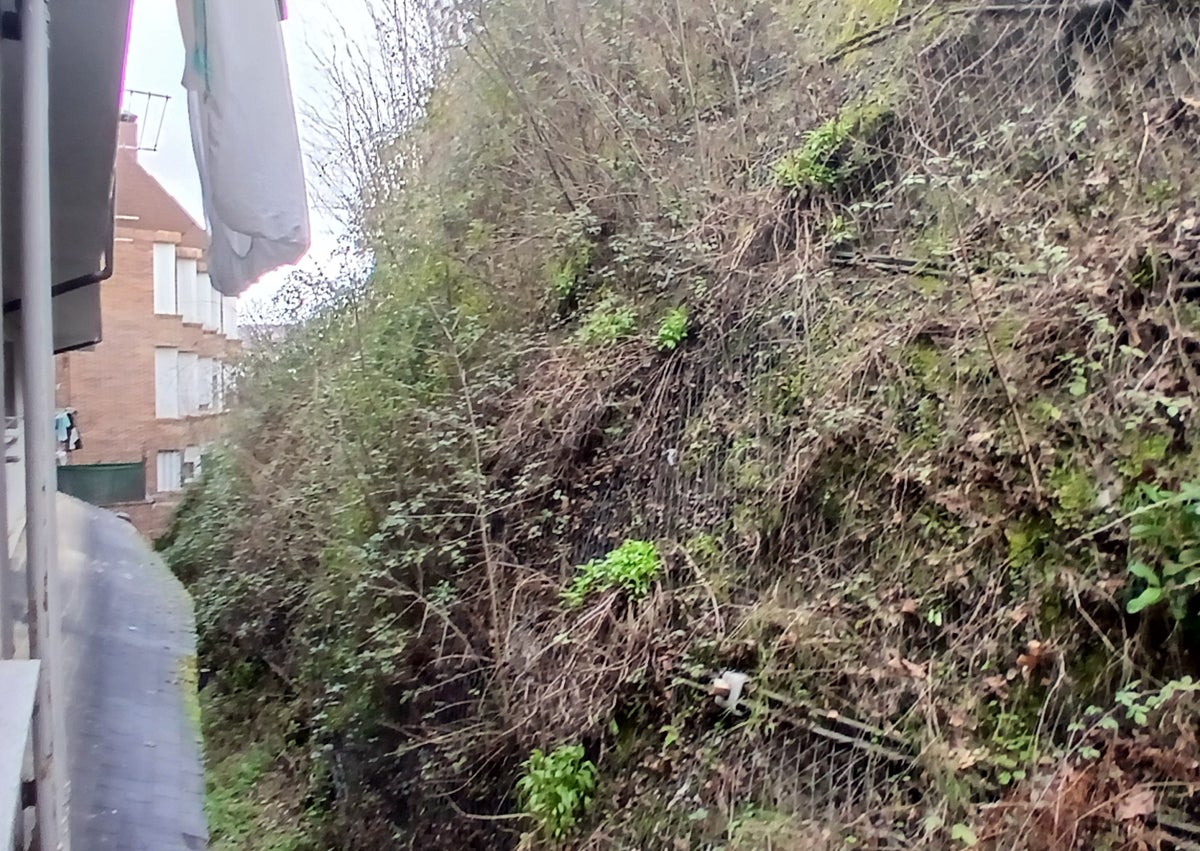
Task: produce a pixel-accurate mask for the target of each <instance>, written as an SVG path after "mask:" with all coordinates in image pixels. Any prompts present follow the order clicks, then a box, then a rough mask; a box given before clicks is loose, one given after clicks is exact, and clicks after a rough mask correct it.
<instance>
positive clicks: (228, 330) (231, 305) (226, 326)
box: [221, 296, 239, 340]
mask: <svg viewBox="0 0 1200 851" xmlns="http://www.w3.org/2000/svg"><path fill="white" fill-rule="evenodd" d="M221 330H222V331H223V332H225V336H226V337H228V338H229V339H230V340H237V339H239V337H238V309H237V299H236V298H233V297H232V296H223V297H222V298H221Z"/></svg>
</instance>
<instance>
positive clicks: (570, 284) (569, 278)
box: [550, 244, 592, 300]
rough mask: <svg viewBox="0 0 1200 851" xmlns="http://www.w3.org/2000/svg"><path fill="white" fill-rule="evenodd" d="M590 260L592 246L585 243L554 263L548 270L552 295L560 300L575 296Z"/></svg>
mask: <svg viewBox="0 0 1200 851" xmlns="http://www.w3.org/2000/svg"><path fill="white" fill-rule="evenodd" d="M591 262H592V247H591V246H590V245H586V244H585V245H583V246H581V247H580V248H578V249H577V250H576V251H575V252H573V253H572V254H571V255H570V256H568V257H566V258H564V259H563V260H561V261H559V262H558V263H557V264H555V265H554V266H553V267H552V268H551V270H550V287H551V289H552V290H553V292H554V295H555V296H556V297H557V298H559V299H562V300H565V299H569V298H572V297H573V296H575V295H576V293H577V292H578V290H579V282H580V280H581V279H582V278H583V276H584V275H585V274H586V273H587V270H588V266H589V265H591Z"/></svg>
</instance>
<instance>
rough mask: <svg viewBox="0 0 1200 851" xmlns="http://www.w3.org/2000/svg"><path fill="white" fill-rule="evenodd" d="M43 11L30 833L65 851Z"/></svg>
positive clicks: (35, 115) (34, 80) (27, 253)
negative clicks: (36, 662) (33, 829)
mask: <svg viewBox="0 0 1200 851" xmlns="http://www.w3.org/2000/svg"><path fill="white" fill-rule="evenodd" d="M49 16H50V8H49V4H48V2H47V0H21V29H22V33H21V34H22V42H23V48H24V50H23V53H24V73H25V79H24V125H25V126H24V138H23V149H24V157H23V162H22V170H21V179H22V181H23V184H22V189H23V201H22V211H21V220H22V227H23V235H22V236H23V240H22V259H23V261H24V264H23V265H24V280H22V282H21V331H22V335H21V336H22V352H23V355H24V356H23V357H22V359H21V360H22V369H23V372H24V374H23V379H24V380H23V382H22V384H23V385H24V394H25V450H26V456H25V499H26V515H27V518H28V519H27V521H26V530H25V535H26V542H27V546H28V550H27V570H28V577H29V579H28V582H29V603H30V607H29V608H30V624H29V628H30V651H31V652H30V655H31V656H36V657H37V658H39V659H41V661H42V670H41V677H40V679H39V680H38V709H37V724H36V725H35V728H34V736H35V749H36V751H35V756H36V758H37V783H38V801H37V827H38V837H39V841H40V845H41V851H66V849H69V848H70V840H69V837H68V831H67V827H66V806H65V801H63V800H62V799H61V797H60V796H62V795H64V794H65V792H66V789H67V785H66V782H65V781H66V772H65V770H64V769H65V760H66V747H65V744H66V743H65V741H64V739H65V737H64V735H63V733H64V727H65V725H64V724H63V723H62V718H61V717H60V712H59V710H60V706H59V700H60V699H61V697H62V694H61V691H60V689H59V688H58V685H59V681H58V672H59V670H60V669H61V666H62V658H61V654H60V652H59V646H60V644H61V642H60V631H61V629H62V619H61V617H60V613H59V600H58V593H57V592H58V588H57V580H58V570H57V561H58V559H57V554H58V553H57V549H58V539H57V534H56V532H57V530H56V528H55V526H56V523H55V521H56V512H55V499H56V492H57V474H56V459H55V451H54V450H55V446H54V318H53V314H52V312H51V304H50V298H51V295H50V285H51V277H52V270H51V265H50V69H49V66H50V62H49V59H50V56H49V54H50V37H49V29H50V27H49Z"/></svg>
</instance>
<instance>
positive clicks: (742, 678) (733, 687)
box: [712, 671, 750, 712]
mask: <svg viewBox="0 0 1200 851" xmlns="http://www.w3.org/2000/svg"><path fill="white" fill-rule="evenodd" d="M748 682H750V676H749V675H748V674H743V673H742V672H741V671H722V672H721V676H719V677H717V678H716V679H715V680H713V684H712V690H713V694H715V695H716V697H717V706H720V707H721V708H722V709H724V710H726V711H728V712H737V711H738V701H740V700H741V699H742V690H743V689H744V688H745V687H746V683H748Z"/></svg>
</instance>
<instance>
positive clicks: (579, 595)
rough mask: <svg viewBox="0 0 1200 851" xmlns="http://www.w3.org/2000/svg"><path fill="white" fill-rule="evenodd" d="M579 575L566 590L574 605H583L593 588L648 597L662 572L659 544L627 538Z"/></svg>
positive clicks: (571, 603) (565, 598)
mask: <svg viewBox="0 0 1200 851" xmlns="http://www.w3.org/2000/svg"><path fill="white" fill-rule="evenodd" d="M577 570H578V573H579V575H578V576H576V577H575V581H574V582H572V583H571V585H570V587H568V588H567V589H566V590H565V591H563V599H564V600H566V602H567V604H568V605H570V606H581V605H583V601H584V599H585V598H586V597H587V596H588V594H591V593H592V592H593V591H599V592H604V591H611V590H613V589H620V590H622V591H625V592H626V593H628V594H629V596H631V597H635V598H637V597H644V596H646V594H647V593H649V591H650V584H651V583H652V582H653V581H654V580H655V578H657V576H658V574H659V573H661V572H662V558H660V557H659V554H658V547H656V546H655V545H654V544H653V543H651V542H650V541H626V542H625V543H623V544H621V546H619V547H617V548H616V549H615V550H613V551H612V552H611V553H609V554H608V555H606V556H605V557H604V558H600V559H593V560H592V561H589V562H588V563H587V564H582V565H580V566H579V567H578V568H577Z"/></svg>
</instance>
